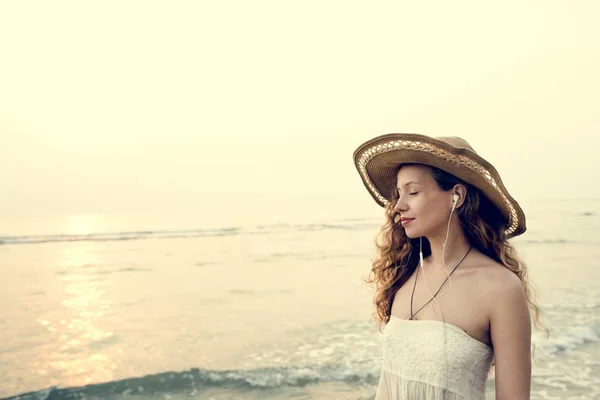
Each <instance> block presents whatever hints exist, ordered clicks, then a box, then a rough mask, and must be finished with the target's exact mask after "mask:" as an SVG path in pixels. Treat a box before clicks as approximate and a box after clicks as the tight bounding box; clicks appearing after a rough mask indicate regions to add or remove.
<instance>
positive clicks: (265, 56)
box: [0, 0, 600, 235]
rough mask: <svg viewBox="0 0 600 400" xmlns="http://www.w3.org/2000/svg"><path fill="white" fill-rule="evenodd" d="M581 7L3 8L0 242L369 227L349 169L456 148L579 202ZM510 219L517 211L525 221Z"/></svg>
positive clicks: (584, 102) (583, 159) (65, 4)
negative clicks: (373, 144)
mask: <svg viewBox="0 0 600 400" xmlns="http://www.w3.org/2000/svg"><path fill="white" fill-rule="evenodd" d="M599 15H600V3H599V2H597V1H583V0H579V1H566V0H565V1H551V0H547V1H530V2H521V1H505V2H502V3H497V2H480V1H453V2H448V1H437V2H435V1H429V2H415V1H380V2H367V1H302V2H291V1H260V0H256V1H252V2H248V1H219V2H199V1H178V2H167V1H162V2H161V1H103V2H81V1H58V0H57V1H53V2H46V1H5V2H1V3H0V57H1V61H0V194H1V196H2V200H1V201H0V221H2V223H1V224H0V225H1V226H0V235H2V234H33V233H35V234H43V233H90V232H96V231H106V230H122V229H154V228H161V227H169V228H172V227H176V226H179V227H197V228H201V227H204V226H224V225H240V224H254V223H261V222H277V221H288V220H294V221H296V220H317V219H322V218H342V217H344V218H346V217H347V218H352V217H369V216H376V217H378V216H380V209H379V208H378V206H376V204H375V203H374V201H373V200H372V198H371V197H370V195H369V194H368V193H367V192H366V190H365V188H364V186H363V185H362V183H361V181H360V179H359V176H358V173H357V172H356V169H355V168H354V165H353V160H352V152H353V151H354V149H355V148H356V147H358V146H359V145H360V144H361V143H363V142H365V141H366V140H369V139H370V138H372V137H374V136H377V135H381V134H385V133H393V132H404V133H421V134H426V135H429V136H460V137H463V138H464V139H466V140H467V141H468V142H469V143H470V144H471V145H472V146H473V147H474V148H475V150H476V151H477V152H478V154H480V155H481V156H483V157H484V158H486V159H487V160H489V161H490V162H491V163H492V164H494V165H495V166H496V168H497V169H498V171H499V172H500V174H501V176H502V179H503V181H504V183H505V185H506V186H507V187H508V189H509V191H510V192H511V194H512V195H513V197H515V198H516V199H517V200H522V201H525V202H528V204H535V201H537V200H538V199H556V198H558V199H572V198H599V197H600V188H599V185H598V178H597V173H598V170H599V169H598V167H597V164H596V159H597V158H598V157H597V153H598V147H599V146H598V145H599V144H600V139H599V134H600V112H598V104H600V74H598V71H600V24H598V23H597V20H598V16H599ZM525 211H526V212H527V210H525Z"/></svg>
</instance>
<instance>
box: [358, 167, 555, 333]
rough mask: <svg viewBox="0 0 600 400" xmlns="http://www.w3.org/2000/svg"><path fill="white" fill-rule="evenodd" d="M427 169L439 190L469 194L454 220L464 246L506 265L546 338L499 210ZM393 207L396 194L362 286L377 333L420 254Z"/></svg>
mask: <svg viewBox="0 0 600 400" xmlns="http://www.w3.org/2000/svg"><path fill="white" fill-rule="evenodd" d="M404 165H409V164H404ZM400 167H401V166H399V167H398V169H397V171H398V170H399V169H400ZM427 167H429V168H430V170H431V174H432V176H433V178H434V179H435V180H436V182H437V183H438V185H439V187H440V188H441V189H442V190H450V189H452V188H453V187H454V186H455V185H456V184H462V185H464V186H465V187H466V188H467V195H466V198H465V201H464V203H463V205H462V206H461V207H460V208H458V209H457V214H458V219H459V221H460V224H461V226H462V228H463V231H464V233H465V236H466V238H467V240H468V241H469V243H470V244H471V245H472V246H473V248H474V249H477V250H478V251H480V252H481V253H483V254H485V255H486V256H488V257H490V258H491V259H493V260H495V261H497V262H498V263H500V264H502V265H504V266H505V267H506V268H508V269H509V270H511V271H512V272H513V273H514V274H515V275H517V276H518V277H519V279H520V280H521V282H522V284H523V288H524V290H525V295H526V297H527V303H528V306H529V307H530V308H531V309H532V310H533V311H534V315H535V326H536V327H537V328H540V327H541V328H543V329H544V330H545V331H546V333H548V329H547V328H546V327H545V326H544V325H543V324H542V323H541V322H540V309H539V307H538V305H537V304H536V298H537V292H536V290H535V288H534V287H533V286H532V285H531V283H530V282H529V280H528V276H527V267H526V266H525V263H524V262H523V261H521V260H520V259H519V257H518V255H517V251H516V250H515V248H514V247H513V246H512V245H511V244H510V243H509V242H508V237H507V235H506V233H505V229H506V226H505V220H504V217H503V216H502V214H501V213H500V211H499V210H498V208H497V207H496V206H495V205H494V204H493V203H492V202H491V201H490V200H489V199H488V198H487V197H486V196H484V195H483V194H482V192H481V191H480V190H479V189H477V188H476V187H474V186H473V185H470V184H468V183H466V182H464V181H462V180H460V179H459V178H457V177H455V176H454V175H451V174H449V173H447V172H445V171H443V170H441V169H439V168H436V167H431V166H427ZM397 201H398V192H397V190H394V193H393V194H392V198H391V201H390V202H389V203H388V204H387V206H386V207H385V215H386V222H385V224H384V225H383V226H382V227H381V230H380V232H379V234H378V235H377V238H376V240H375V245H376V249H377V254H376V257H375V259H374V260H373V264H372V268H371V271H370V273H369V276H368V277H367V278H366V279H364V281H365V282H366V283H368V284H371V285H374V286H375V292H374V297H373V300H374V304H375V312H374V313H373V317H374V318H375V320H376V321H377V322H378V325H379V330H380V331H381V325H382V323H387V322H388V321H389V319H390V313H391V308H392V301H393V299H394V295H395V294H396V292H397V291H398V289H400V287H402V285H404V284H405V283H406V281H407V280H408V278H409V277H410V276H411V275H412V274H413V272H414V271H415V269H416V268H417V265H418V263H419V254H418V252H417V251H413V249H415V248H418V243H419V239H418V238H417V239H411V238H409V237H408V236H406V234H405V232H404V228H403V227H402V225H401V224H400V215H399V213H398V212H396V211H395V210H394V206H395V205H396V203H397ZM422 251H423V256H424V257H427V256H429V255H430V254H431V247H430V245H429V241H428V240H427V239H426V238H423V249H422Z"/></svg>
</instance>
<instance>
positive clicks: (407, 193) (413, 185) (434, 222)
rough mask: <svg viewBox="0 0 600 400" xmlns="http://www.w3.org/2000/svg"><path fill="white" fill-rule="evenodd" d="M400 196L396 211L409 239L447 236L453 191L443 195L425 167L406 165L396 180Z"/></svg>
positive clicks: (444, 192)
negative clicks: (445, 234) (439, 235)
mask: <svg viewBox="0 0 600 400" xmlns="http://www.w3.org/2000/svg"><path fill="white" fill-rule="evenodd" d="M397 188H398V193H399V195H400V197H399V199H398V202H397V203H396V205H395V207H394V209H395V210H396V211H397V212H398V213H399V214H400V216H401V218H402V221H401V222H402V226H403V227H404V229H405V231H406V235H407V236H408V237H409V238H418V237H419V236H425V237H431V236H432V235H438V234H440V232H444V230H445V229H446V225H447V223H448V217H449V216H450V210H451V208H452V193H453V192H452V190H450V191H443V190H442V189H441V188H440V187H439V186H438V184H437V182H436V181H435V179H434V178H433V176H432V175H431V170H430V169H429V168H428V167H426V166H422V165H406V166H403V167H401V168H400V171H398V176H397Z"/></svg>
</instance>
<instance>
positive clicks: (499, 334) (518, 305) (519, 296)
mask: <svg viewBox="0 0 600 400" xmlns="http://www.w3.org/2000/svg"><path fill="white" fill-rule="evenodd" d="M507 272H508V274H506V275H504V276H503V277H502V279H500V280H498V281H497V282H496V283H497V285H496V287H495V290H493V291H492V295H493V300H492V310H491V315H490V335H491V340H492V345H493V346H494V358H495V361H496V366H495V377H496V378H495V380H496V399H497V400H507V399H510V400H520V399H529V397H530V388H531V320H530V317H529V308H528V306H527V299H526V296H525V290H524V288H523V284H522V283H521V281H520V279H519V278H518V277H517V276H516V275H515V274H514V273H512V272H509V271H507Z"/></svg>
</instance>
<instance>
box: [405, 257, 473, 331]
mask: <svg viewBox="0 0 600 400" xmlns="http://www.w3.org/2000/svg"><path fill="white" fill-rule="evenodd" d="M472 247H473V246H469V250H468V251H467V254H465V256H464V257H463V258H462V260H460V261H459V262H458V264H456V267H454V269H453V270H452V272H450V274H448V276H447V277H446V279H445V280H444V282H442V285H441V286H440V288H439V289H438V290H437V292H435V294H434V295H433V297H432V298H431V299H429V301H428V302H427V303H425V304H423V307H421V308H419V309H418V310H417V312H415V313H414V314H413V312H412V310H413V297H414V295H415V288H416V287H417V278H418V277H419V266H418V265H417V275H416V276H415V283H414V284H413V289H412V293H411V295H410V318H409V320H412V319H414V318H415V315H417V314H418V313H419V311H421V310H422V309H424V308H425V306H426V305H427V304H429V303H431V301H432V300H433V299H435V296H437V295H438V293H439V292H440V290H442V288H443V287H444V285H445V284H446V281H448V279H449V278H450V275H452V273H453V272H454V271H456V268H458V266H459V265H460V264H461V263H462V262H463V261H464V259H465V258H467V256H468V255H469V253H470V252H471V248H472Z"/></svg>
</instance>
